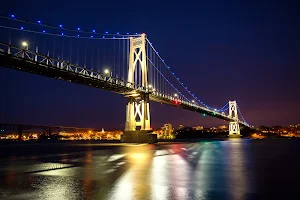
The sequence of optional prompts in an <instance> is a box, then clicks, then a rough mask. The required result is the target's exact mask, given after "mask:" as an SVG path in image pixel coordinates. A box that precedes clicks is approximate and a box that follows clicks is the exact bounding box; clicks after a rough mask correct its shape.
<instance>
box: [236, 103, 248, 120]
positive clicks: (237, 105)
mask: <svg viewBox="0 0 300 200" xmlns="http://www.w3.org/2000/svg"><path fill="white" fill-rule="evenodd" d="M237 110H238V112H239V113H240V115H241V117H242V119H243V121H244V122H245V123H246V124H247V125H249V123H248V122H247V121H246V120H245V118H244V116H243V115H242V112H241V110H240V108H239V106H238V105H237Z"/></svg>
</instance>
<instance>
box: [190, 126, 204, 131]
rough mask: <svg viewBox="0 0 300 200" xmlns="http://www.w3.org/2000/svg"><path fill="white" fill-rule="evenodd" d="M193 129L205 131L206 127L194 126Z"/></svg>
mask: <svg viewBox="0 0 300 200" xmlns="http://www.w3.org/2000/svg"><path fill="white" fill-rule="evenodd" d="M193 129H194V130H196V131H203V129H204V127H203V126H194V127H193Z"/></svg>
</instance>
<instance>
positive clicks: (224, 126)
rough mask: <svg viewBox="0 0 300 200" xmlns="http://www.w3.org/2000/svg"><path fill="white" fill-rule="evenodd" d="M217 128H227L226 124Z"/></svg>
mask: <svg viewBox="0 0 300 200" xmlns="http://www.w3.org/2000/svg"><path fill="white" fill-rule="evenodd" d="M219 129H227V126H226V125H222V126H219Z"/></svg>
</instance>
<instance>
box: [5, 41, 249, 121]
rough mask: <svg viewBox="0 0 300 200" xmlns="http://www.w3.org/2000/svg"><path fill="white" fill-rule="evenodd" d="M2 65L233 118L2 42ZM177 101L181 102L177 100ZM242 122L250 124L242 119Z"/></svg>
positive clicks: (210, 114)
mask: <svg viewBox="0 0 300 200" xmlns="http://www.w3.org/2000/svg"><path fill="white" fill-rule="evenodd" d="M0 66H1V67H6V68H11V69H15V70H19V71H24V72H28V73H32V74H37V75H42V76H47V77H51V78H55V79H58V80H64V81H68V82H72V83H77V84H82V85H87V86H90V87H95V88H100V89H104V90H109V91H112V92H114V93H117V94H121V95H125V96H126V95H137V96H138V95H143V94H148V95H149V99H150V101H154V102H158V103H163V104H168V105H171V106H175V107H180V108H182V109H186V110H190V111H194V112H198V113H202V114H207V115H209V116H212V117H216V118H219V119H223V120H226V121H234V119H233V118H230V117H228V116H227V115H226V114H225V113H220V112H217V111H214V110H211V109H208V108H206V107H203V106H199V105H197V104H195V103H191V102H189V101H186V100H183V99H179V98H175V97H173V96H168V95H166V94H162V93H159V92H153V91H149V90H148V89H146V88H143V87H142V86H139V85H136V84H133V83H128V82H125V81H124V80H120V79H117V78H114V77H110V76H106V75H104V74H101V73H99V72H96V71H93V70H89V69H86V68H83V67H80V66H77V65H73V64H71V63H67V62H65V61H60V60H57V59H53V58H51V57H49V56H46V55H41V54H38V53H36V52H33V51H30V50H25V49H22V48H19V47H16V46H12V45H9V44H6V43H0ZM175 101H177V102H178V103H175ZM238 122H239V124H241V125H244V126H249V125H248V124H246V123H245V122H243V121H241V120H239V121H238Z"/></svg>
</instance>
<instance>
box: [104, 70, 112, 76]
mask: <svg viewBox="0 0 300 200" xmlns="http://www.w3.org/2000/svg"><path fill="white" fill-rule="evenodd" d="M104 74H106V75H110V76H112V72H111V71H109V69H104Z"/></svg>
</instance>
